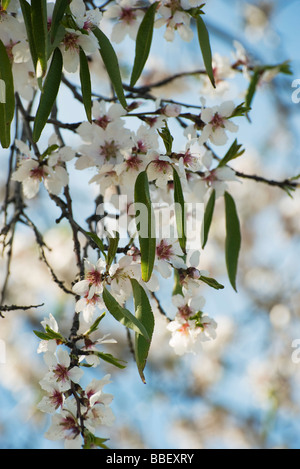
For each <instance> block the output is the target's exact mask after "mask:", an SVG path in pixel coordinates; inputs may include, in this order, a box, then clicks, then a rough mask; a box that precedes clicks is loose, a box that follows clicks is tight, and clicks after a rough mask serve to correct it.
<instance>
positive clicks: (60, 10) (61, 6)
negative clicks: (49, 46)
mask: <svg viewBox="0 0 300 469" xmlns="http://www.w3.org/2000/svg"><path fill="white" fill-rule="evenodd" d="M69 3H70V1H69V0H56V2H55V4H54V9H53V13H52V20H51V29H50V40H51V42H52V43H53V42H54V41H55V37H56V34H57V32H58V29H59V27H60V24H61V20H62V18H63V16H64V14H65V11H66V8H67V6H68V5H69Z"/></svg>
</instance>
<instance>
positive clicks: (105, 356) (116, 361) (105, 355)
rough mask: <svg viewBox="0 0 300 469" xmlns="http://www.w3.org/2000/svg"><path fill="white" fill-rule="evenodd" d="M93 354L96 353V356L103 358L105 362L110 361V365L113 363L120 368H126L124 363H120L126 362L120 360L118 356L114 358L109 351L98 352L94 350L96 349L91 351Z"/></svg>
mask: <svg viewBox="0 0 300 469" xmlns="http://www.w3.org/2000/svg"><path fill="white" fill-rule="evenodd" d="M93 355H96V356H97V357H99V358H101V360H104V361H105V362H107V363H110V364H111V365H114V366H116V367H117V368H120V369H123V368H126V365H122V363H126V362H125V361H124V360H120V359H119V358H115V357H114V356H113V355H111V354H110V353H103V352H98V351H97V350H96V351H93ZM121 362H122V363H121Z"/></svg>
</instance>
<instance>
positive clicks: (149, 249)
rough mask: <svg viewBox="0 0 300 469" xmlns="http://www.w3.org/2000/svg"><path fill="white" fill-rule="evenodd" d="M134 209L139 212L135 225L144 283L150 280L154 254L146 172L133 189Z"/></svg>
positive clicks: (151, 208) (153, 225)
mask: <svg viewBox="0 0 300 469" xmlns="http://www.w3.org/2000/svg"><path fill="white" fill-rule="evenodd" d="M134 202H135V209H136V211H138V212H139V218H140V220H139V221H138V222H137V215H136V225H137V231H138V234H139V243H140V250H141V269H142V279H143V281H144V282H148V280H150V277H151V274H152V271H153V267H154V261H155V253H156V238H155V219H154V212H153V207H152V204H151V199H150V191H149V181H148V176H147V173H146V171H142V172H141V173H140V174H139V175H138V177H137V179H136V182H135V187H134Z"/></svg>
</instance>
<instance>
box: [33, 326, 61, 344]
mask: <svg viewBox="0 0 300 469" xmlns="http://www.w3.org/2000/svg"><path fill="white" fill-rule="evenodd" d="M33 332H34V334H35V335H36V336H37V337H38V338H39V339H41V340H59V341H60V342H65V341H66V340H65V338H64V337H63V336H62V335H61V334H59V332H55V331H54V330H53V329H51V328H50V327H49V326H47V325H46V327H45V332H40V331H33Z"/></svg>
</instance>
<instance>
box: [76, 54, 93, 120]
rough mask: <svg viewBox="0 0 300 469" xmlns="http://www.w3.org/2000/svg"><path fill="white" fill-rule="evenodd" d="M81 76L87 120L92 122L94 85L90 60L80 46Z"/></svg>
mask: <svg viewBox="0 0 300 469" xmlns="http://www.w3.org/2000/svg"><path fill="white" fill-rule="evenodd" d="M79 63H80V68H79V76H80V83H81V92H82V100H83V105H84V109H85V113H86V117H87V120H88V121H89V122H92V86H91V76H90V69H89V64H88V60H87V58H86V55H85V53H84V52H83V50H82V49H81V47H80V51H79Z"/></svg>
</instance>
